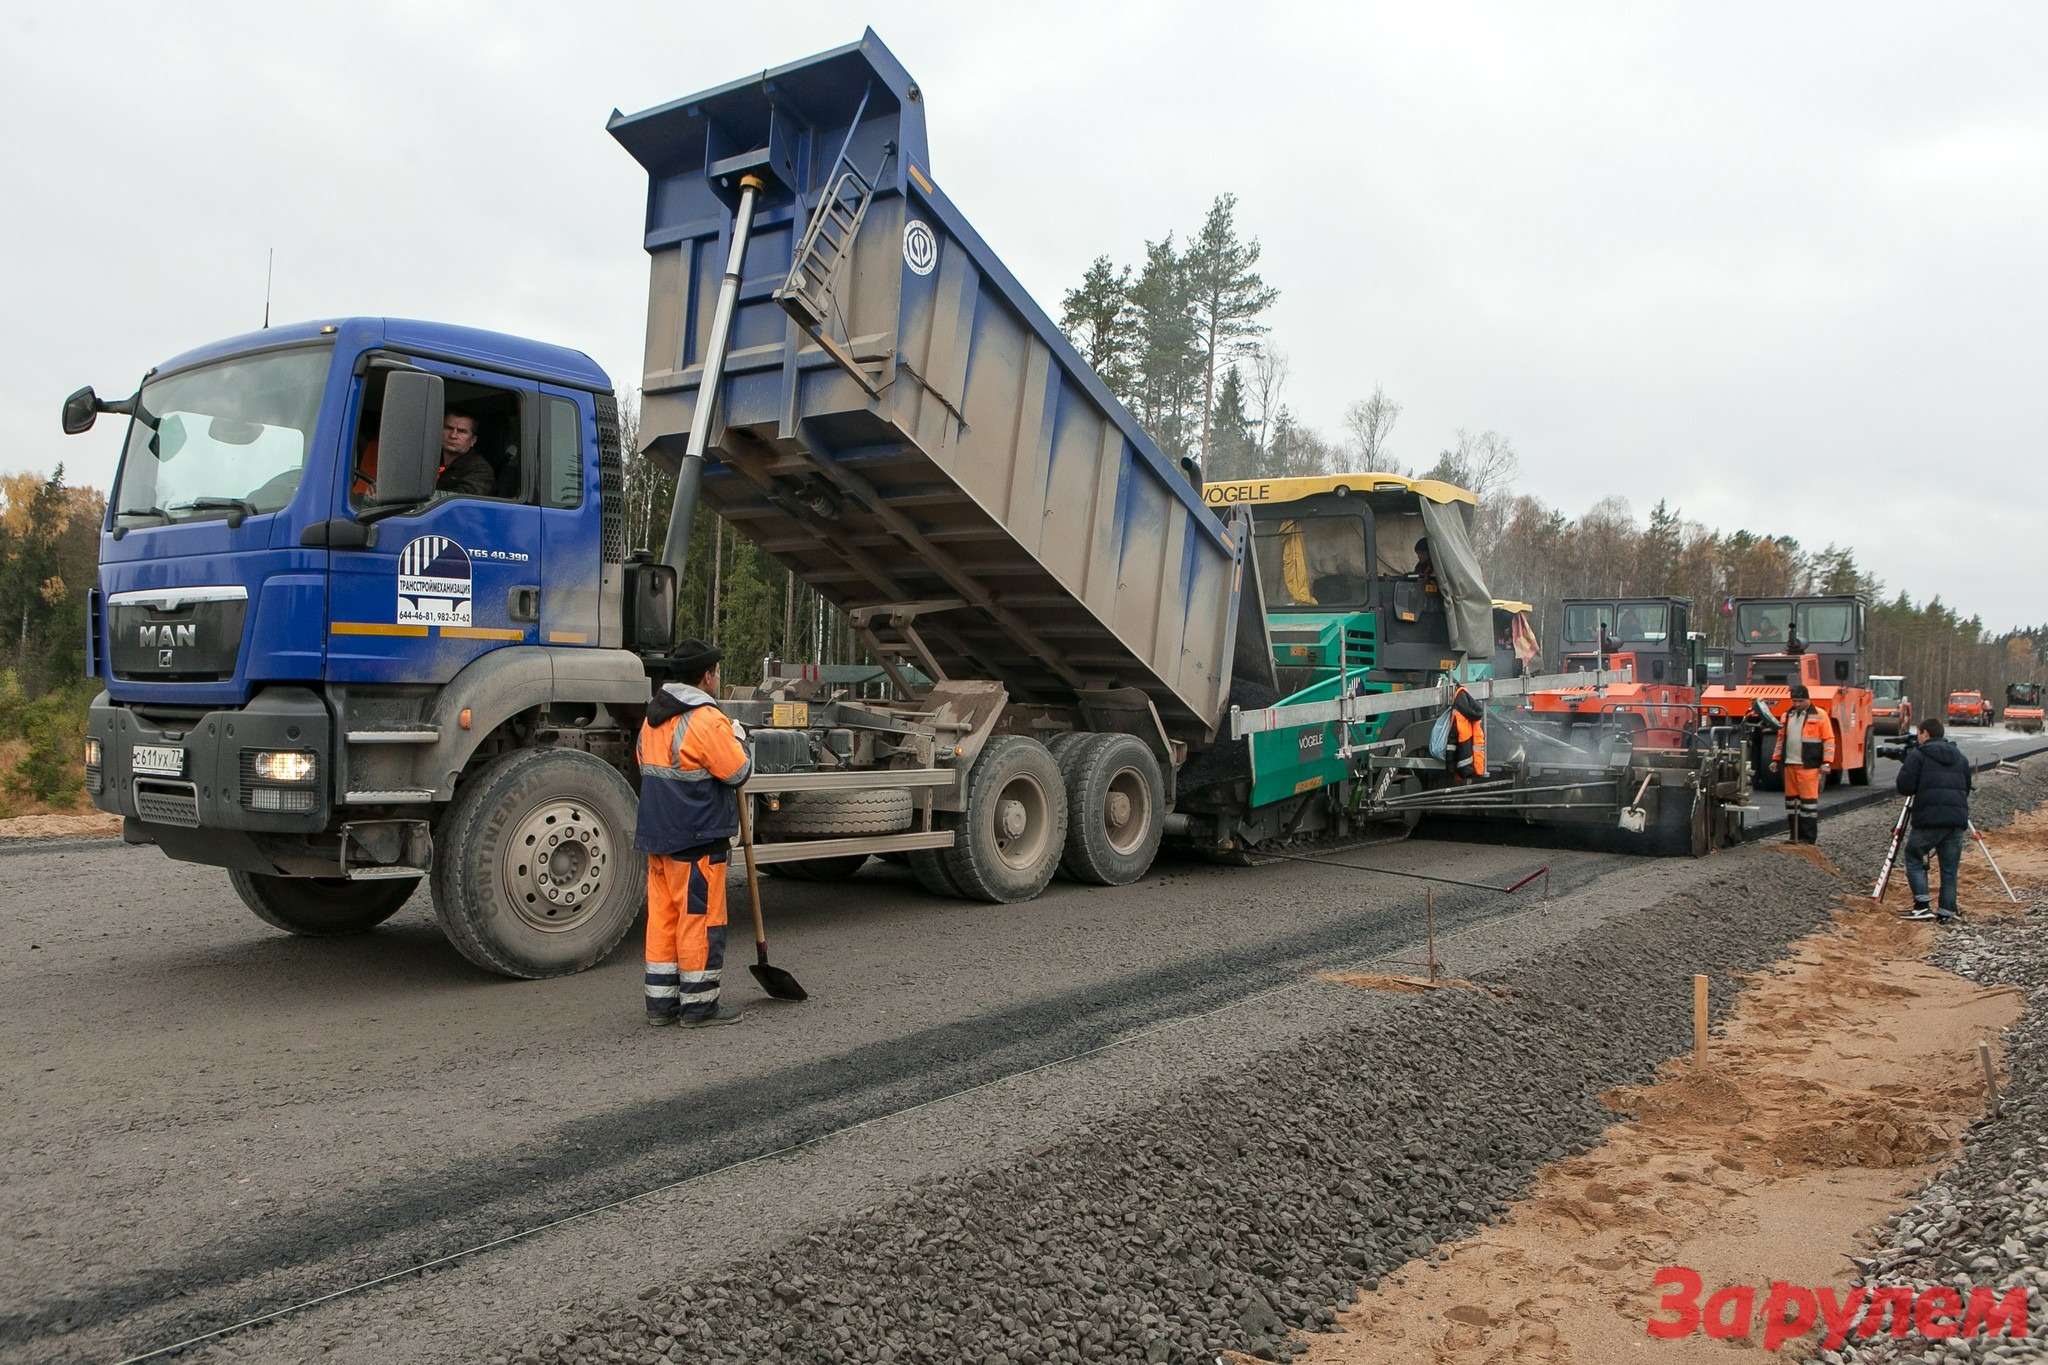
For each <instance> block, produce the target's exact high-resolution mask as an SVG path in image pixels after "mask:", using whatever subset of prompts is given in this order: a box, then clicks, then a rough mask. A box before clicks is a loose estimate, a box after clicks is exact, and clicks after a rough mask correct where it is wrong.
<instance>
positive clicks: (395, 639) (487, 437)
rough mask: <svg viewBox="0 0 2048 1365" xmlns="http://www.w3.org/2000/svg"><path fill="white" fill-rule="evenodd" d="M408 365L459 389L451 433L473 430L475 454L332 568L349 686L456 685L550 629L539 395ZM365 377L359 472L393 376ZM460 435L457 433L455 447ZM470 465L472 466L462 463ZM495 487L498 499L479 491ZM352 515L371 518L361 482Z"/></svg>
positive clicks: (534, 388)
mask: <svg viewBox="0 0 2048 1365" xmlns="http://www.w3.org/2000/svg"><path fill="white" fill-rule="evenodd" d="M394 359H395V360H396V361H398V362H400V363H403V364H406V365H410V366H413V367H415V368H418V369H422V370H428V371H431V372H432V373H435V374H438V375H440V376H442V378H443V379H444V380H445V381H446V411H447V414H448V416H449V418H450V419H451V421H450V426H449V428H444V433H445V432H446V431H448V430H450V429H452V430H453V431H454V432H455V433H456V436H455V438H454V439H453V441H452V444H453V445H460V444H461V439H460V433H461V423H460V421H459V420H458V419H461V418H467V419H468V421H469V425H470V427H471V428H472V435H471V447H472V448H471V450H470V451H469V452H468V453H469V454H470V455H472V456H480V457H481V459H482V460H483V462H484V467H486V468H487V470H488V475H487V477H486V476H484V475H483V474H482V472H481V471H480V469H479V466H478V465H477V464H476V463H475V460H474V459H470V460H464V459H463V458H462V456H461V455H460V454H456V455H454V456H453V457H452V458H451V457H450V456H449V453H448V451H449V446H448V445H444V458H446V459H449V465H447V466H444V469H443V473H442V478H443V480H444V481H446V480H449V479H450V478H451V476H455V477H460V476H462V475H468V476H470V479H471V488H467V489H463V490H461V491H455V490H451V489H444V490H443V491H440V492H437V493H436V494H435V495H434V497H433V498H432V499H430V500H429V501H427V502H426V503H424V504H422V505H421V506H420V507H418V508H416V509H408V510H406V511H403V512H398V513H395V514H392V515H388V516H384V517H382V518H379V519H374V520H372V521H371V522H370V523H369V525H370V528H371V529H372V530H373V532H374V538H375V544H374V545H369V546H364V547H360V548H358V547H342V546H337V547H336V548H335V549H334V550H333V552H332V554H331V556H330V559H329V580H328V581H329V592H328V613H329V619H328V635H329V639H328V650H327V676H328V680H329V681H330V682H337V683H428V684H439V683H446V682H447V681H448V680H449V679H451V678H453V677H454V676H455V675H456V674H457V673H458V672H460V671H461V670H462V668H463V667H464V666H465V665H467V664H469V663H470V662H471V661H473V660H475V659H476V658H478V657H479V656H480V655H483V654H485V653H487V652H489V651H491V650H493V649H499V648H502V647H504V646H506V645H515V644H532V643H535V642H536V640H537V637H538V634H539V628H540V610H541V607H540V597H541V591H540V589H541V554H542V535H541V508H540V506H539V504H538V494H539V470H540V459H539V449H540V440H539V422H540V393H539V386H538V385H536V384H534V383H533V382H532V381H530V380H523V379H515V378H512V377H509V376H506V375H500V374H495V373H492V372H490V371H487V370H480V369H474V368H470V367H466V366H461V365H453V364H447V363H444V362H441V361H435V360H427V359H423V358H419V357H414V356H406V355H397V356H395V357H394ZM388 372H389V371H388V370H385V369H379V368H376V367H374V366H373V367H372V368H370V369H369V370H368V371H367V372H366V373H365V374H364V375H363V376H362V377H361V378H360V379H358V381H357V385H358V388H357V392H356V395H355V402H354V403H353V404H352V407H353V409H354V419H355V421H354V425H353V427H352V429H351V430H350V432H349V436H348V439H349V441H350V443H351V444H350V446H349V449H350V450H351V451H353V452H354V464H353V466H352V469H353V470H362V469H365V468H366V467H367V468H374V461H375V442H374V440H373V439H372V438H373V437H374V436H375V433H376V431H377V423H378V420H379V416H380V414H381V412H382V392H383V380H384V377H385V375H386V374H387V373H388ZM445 439H447V438H446V437H445V435H444V440H445ZM458 465H459V468H458V467H457V466H458ZM480 483H487V484H488V490H489V491H480V490H478V489H477V487H476V485H478V484H480ZM350 485H351V495H350V506H351V508H352V510H353V512H354V514H355V515H357V516H358V517H359V516H360V515H361V513H362V510H363V503H362V499H361V496H360V492H359V488H358V484H357V480H356V478H355V477H353V476H352V477H351V479H350Z"/></svg>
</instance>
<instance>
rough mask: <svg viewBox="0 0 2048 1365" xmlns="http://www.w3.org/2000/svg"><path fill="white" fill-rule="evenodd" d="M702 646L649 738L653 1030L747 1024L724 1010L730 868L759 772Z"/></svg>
mask: <svg viewBox="0 0 2048 1365" xmlns="http://www.w3.org/2000/svg"><path fill="white" fill-rule="evenodd" d="M723 657H724V655H723V654H722V653H721V652H720V651H719V650H718V649H717V648H716V647H714V646H712V645H708V644H705V643H704V642H703V641H702V640H685V641H684V642H683V643H682V645H681V646H680V647H679V648H678V649H677V651H676V653H675V655H674V656H673V657H672V658H671V659H670V661H669V663H670V669H671V673H672V680H671V681H670V682H668V683H667V684H665V685H664V686H662V687H661V688H659V689H657V690H656V691H655V694H654V697H653V700H651V701H649V702H648V704H647V720H646V723H645V724H644V725H642V726H641V728H640V754H639V757H640V825H639V829H638V830H637V831H636V832H635V834H634V836H633V847H634V848H636V849H638V850H639V851H640V852H642V853H645V854H646V855H647V988H646V989H647V1022H648V1023H650V1024H676V1023H680V1024H682V1025H683V1026H685V1027H688V1028H702V1027H705V1026H708V1025H713V1024H733V1023H738V1022H739V1020H740V1017H741V1014H742V1011H741V1010H740V1009H739V1008H738V1007H737V1006H733V1005H725V1004H721V1003H720V1002H719V998H718V993H719V976H720V973H721V971H722V969H723V968H724V966H725V866H726V858H727V855H728V851H729V850H730V848H731V844H732V837H733V835H734V834H736V833H738V832H739V827H740V804H739V789H740V788H741V787H742V786H744V785H745V784H746V780H747V777H748V776H749V774H750V773H751V772H752V771H753V764H752V762H751V760H750V758H749V756H748V753H747V747H746V743H745V732H744V731H742V730H741V729H740V727H739V726H738V725H736V724H735V723H734V722H733V721H732V720H731V719H730V718H728V717H727V716H726V714H725V713H724V712H723V711H721V710H719V709H718V700H717V696H718V662H719V660H720V659H722V658H723Z"/></svg>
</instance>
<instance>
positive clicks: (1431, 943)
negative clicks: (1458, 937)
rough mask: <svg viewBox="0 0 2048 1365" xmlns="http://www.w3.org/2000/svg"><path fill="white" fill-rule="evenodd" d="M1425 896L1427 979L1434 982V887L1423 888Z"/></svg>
mask: <svg viewBox="0 0 2048 1365" xmlns="http://www.w3.org/2000/svg"><path fill="white" fill-rule="evenodd" d="M1425 894H1426V895H1427V896H1428V900H1427V902H1426V904H1427V905H1428V907H1429V908H1428V910H1427V912H1426V913H1427V914H1428V916H1429V979H1430V980H1431V981H1434V980H1436V978H1437V965H1436V888H1435V887H1433V886H1432V887H1427V888H1425Z"/></svg>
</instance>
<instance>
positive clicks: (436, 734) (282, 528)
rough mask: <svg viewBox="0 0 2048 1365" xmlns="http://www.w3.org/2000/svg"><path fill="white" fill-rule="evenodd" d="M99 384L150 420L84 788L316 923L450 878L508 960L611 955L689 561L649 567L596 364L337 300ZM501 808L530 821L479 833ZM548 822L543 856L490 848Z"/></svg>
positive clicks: (133, 471) (106, 530)
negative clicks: (667, 572)
mask: <svg viewBox="0 0 2048 1365" xmlns="http://www.w3.org/2000/svg"><path fill="white" fill-rule="evenodd" d="M108 412H112V413H118V414H120V415H122V416H124V417H125V418H126V419H127V423H128V426H127V439H126V444H125V447H124V449H123V453H122V456H121V461H120V466H119V471H118V473H117V475H116V480H115V484H114V490H113V495H112V497H111V498H110V500H109V503H108V508H107V517H106V522H105V524H104V526H103V527H102V534H101V540H100V568H99V581H98V583H97V584H96V585H95V587H94V588H93V590H92V592H91V595H90V604H89V613H88V616H89V631H90V640H89V643H88V661H89V666H90V668H91V671H92V672H93V674H94V676H95V677H97V678H98V680H99V681H100V683H101V685H102V686H103V688H104V690H103V691H102V692H101V693H100V695H99V696H98V697H97V698H96V699H95V701H94V702H93V704H92V707H91V711H90V717H89V723H88V730H87V741H86V750H87V752H86V758H87V769H86V784H87V789H88V791H89V793H90V796H91V799H92V801H93V803H94V804H95V805H96V806H98V807H99V808H100V809H102V810H105V811H109V812H112V813H114V814H118V815H120V816H121V817H122V818H123V827H124V833H125V835H126V837H127V838H128V839H129V840H130V841H131V842H136V843H153V844H155V845H157V846H158V847H160V848H161V849H162V850H163V851H164V852H165V853H167V854H169V855H170V856H171V857H173V858H176V859H178V860H181V861H186V862H195V863H203V864H209V865H212V866H217V867H222V868H226V869H228V870H229V872H230V874H231V879H232V881H233V884H234V886H235V888H236V890H237V891H238V892H239V893H240V894H241V896H242V898H243V899H244V900H245V901H246V902H247V903H248V904H249V905H250V908H251V909H252V910H253V911H254V912H255V913H256V914H258V915H259V916H260V917H262V918H264V919H265V920H266V921H267V922H270V923H272V924H275V925H278V926H279V927H283V928H287V929H290V930H293V931H295V932H301V933H334V932H344V931H347V930H351V929H360V928H365V927H368V926H369V925H371V924H375V923H377V922H379V921H381V920H382V919H383V918H385V917H388V916H389V915H390V914H391V913H393V912H395V911H396V909H397V908H398V907H399V905H401V904H403V903H404V901H405V900H406V899H407V897H408V896H409V895H410V894H411V892H412V891H413V890H414V889H415V888H416V887H417V885H418V884H419V882H420V880H421V879H422V878H423V877H429V876H431V877H432V878H433V879H434V881H435V891H436V896H435V899H436V903H437V910H438V912H439V913H440V914H441V915H442V917H443V921H444V927H447V928H449V931H450V937H451V939H452V940H453V941H454V942H455V943H456V946H457V947H458V948H460V949H462V950H463V951H464V952H465V954H467V955H468V956H470V957H471V958H472V959H473V960H476V961H479V962H480V963H482V964H483V965H485V966H488V967H490V968H491V969H493V970H497V971H501V972H505V973H507V974H510V975H520V976H537V975H549V974H553V973H555V972H558V971H569V970H576V969H578V968H579V967H581V966H585V965H588V964H589V963H590V962H592V961H595V960H597V958H599V957H602V956H603V954H604V953H605V952H608V951H609V950H610V948H611V947H612V946H613V945H614V944H615V943H616V942H617V941H618V939H619V937H620V936H622V935H623V934H624V933H625V931H626V930H627V929H628V928H630V926H631V924H632V920H633V916H634V914H635V913H636V912H637V907H638V903H639V901H640V899H641V894H640V881H639V877H640V875H641V874H640V872H639V871H638V869H637V866H636V864H637V860H636V859H635V858H633V857H632V856H631V842H632V829H633V811H634V803H633V796H632V789H631V787H630V785H629V784H628V783H627V781H626V780H625V777H624V776H623V774H624V773H625V772H626V771H627V770H628V769H629V763H628V759H629V757H630V742H631V735H632V733H633V730H634V727H636V726H637V723H638V716H639V714H640V711H641V708H642V707H643V706H644V703H645V701H646V699H647V696H648V686H649V683H648V674H647V670H646V668H645V666H644V665H643V663H642V659H641V655H640V653H638V652H636V649H635V648H633V647H630V646H631V645H637V646H639V647H642V648H647V649H658V648H664V647H666V645H667V632H668V629H669V620H670V613H672V607H673V580H672V576H664V575H663V574H661V573H657V572H654V571H653V566H648V565H630V566H629V565H628V564H627V563H626V559H627V556H626V553H625V536H624V519H623V508H622V493H623V489H622V481H621V452H620V448H619V430H618V409H617V404H616V401H615V399H614V396H613V392H612V386H611V383H610V381H609V380H608V379H607V377H606V376H605V374H604V372H603V371H602V370H600V369H599V368H598V367H597V366H596V365H595V364H593V363H592V362H591V361H590V359H589V358H588V357H587V356H584V355H582V354H581V353H579V352H576V351H572V350H568V349H565V348H562V347H558V346H550V345H545V344H542V343H538V342H533V341H528V340H524V339H521V338H517V337H511V336H504V335H500V334H496V333H490V332H483V331H477V330H474V329H470V328H463V327H453V326H445V325H440V324H435V323H425V322H412V321H404V320H399V319H385V318H344V319H335V320H331V321H319V322H307V323H300V324H296V325H292V326H282V327H276V328H271V329H268V330H265V331H261V332H256V333H251V334H249V335H245V336H240V337H233V338H229V339H227V340H224V341H219V342H214V343H211V344H209V345H206V346H202V347H199V348H196V349H194V350H191V351H187V352H185V353H184V354H182V355H178V356H175V357H173V358H171V359H169V360H166V361H164V362H163V363H161V364H159V365H157V366H155V367H153V368H151V369H150V370H149V371H148V372H147V373H146V374H145V375H144V376H143V379H142V382H141V384H140V385H139V387H138V388H137V390H136V391H135V393H134V395H133V396H132V397H131V398H128V399H123V400H118V401H113V402H109V401H107V400H104V399H100V398H99V397H98V396H97V395H95V394H94V393H93V392H92V390H91V389H83V390H80V391H79V393H77V394H74V395H72V397H71V398H70V399H69V400H67V402H66V405H65V413H64V418H65V429H66V430H67V431H68V432H74V433H75V432H78V431H82V430H85V429H86V428H88V427H90V426H91V425H92V423H93V421H94V419H95V418H96V417H97V416H98V415H99V414H102V413H108ZM629 587H631V588H635V589H638V590H639V591H640V592H641V593H642V594H643V595H642V596H641V597H640V599H639V600H638V602H637V605H638V606H639V607H640V608H641V613H640V616H641V621H642V629H641V630H640V632H639V633H638V634H637V635H636V636H634V638H633V639H632V640H631V641H630V642H629V639H628V635H629V619H628V618H629V611H628V603H627V593H628V589H629ZM533 749H539V750H542V751H546V752H545V753H543V754H542V755H540V756H538V757H529V758H528V759H527V760H526V763H525V771H526V776H527V777H528V778H529V779H531V778H533V776H534V774H535V773H539V774H541V775H542V778H543V780H542V782H541V786H542V787H544V788H545V787H548V786H549V785H550V775H563V774H566V786H564V787H562V788H561V789H559V790H551V791H546V792H542V793H541V794H540V795H535V794H534V793H533V792H532V791H526V790H524V789H522V791H521V792H519V793H507V792H506V791H504V790H502V788H503V786H504V783H503V781H502V779H503V778H504V776H505V773H504V771H503V768H504V765H505V764H506V763H507V762H509V761H510V760H512V759H513V758H515V757H518V756H519V755H520V754H521V753H522V752H523V751H527V750H533ZM494 768H495V769H497V772H496V776H495V777H493V776H492V772H491V770H493V769H494ZM527 785H528V786H529V787H531V786H532V783H531V781H529V783H528V784H527ZM544 798H545V799H544ZM550 816H552V820H551V819H550ZM491 820H510V821H511V822H512V825H511V827H510V828H509V829H498V830H496V831H495V832H493V833H492V834H491V835H490V836H489V837H487V838H484V839H482V841H481V844H480V845H477V846H475V847H471V848H467V849H465V848H464V847H463V846H462V843H461V836H460V835H459V834H458V831H468V832H472V833H473V832H475V831H476V830H477V829H478V824H477V822H479V821H486V822H487V821H491ZM529 825H531V826H533V828H532V829H529V828H528V826H529ZM535 830H538V831H540V833H539V834H538V835H536V837H537V839H538V840H539V841H540V844H541V845H543V846H548V847H552V849H553V850H554V852H553V853H552V854H551V855H550V857H549V858H548V860H547V863H548V866H547V867H543V866H542V864H541V862H540V861H539V860H538V859H537V858H531V859H524V860H522V859H521V858H519V857H517V856H515V855H514V853H513V852H512V850H511V849H510V847H509V845H507V846H504V847H501V846H500V845H501V844H503V842H504V840H505V839H507V838H511V837H515V836H516V837H519V838H524V837H525V836H526V835H527V834H532V833H534V832H535ZM451 838H453V839H454V840H455V842H451ZM472 843H475V841H472ZM572 872H573V874H574V875H570V874H571V873H572ZM443 902H446V904H443ZM451 917H455V918H456V919H457V920H458V921H459V922H457V923H453V924H450V919H451Z"/></svg>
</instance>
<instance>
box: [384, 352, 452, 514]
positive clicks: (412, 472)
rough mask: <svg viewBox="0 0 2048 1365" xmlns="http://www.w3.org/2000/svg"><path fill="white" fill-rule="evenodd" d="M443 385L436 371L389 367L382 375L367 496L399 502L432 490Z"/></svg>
mask: <svg viewBox="0 0 2048 1365" xmlns="http://www.w3.org/2000/svg"><path fill="white" fill-rule="evenodd" d="M444 404H445V390H444V387H443V385H442V383H441V376H440V375H438V374H427V373H425V372H424V371H421V370H393V371H392V372H391V373H390V375H389V376H387V377H386V378H385V380H384V415H383V417H382V418H381V419H380V420H379V422H378V424H377V483H376V486H375V487H374V488H372V489H371V490H370V499H369V500H370V501H371V502H372V503H375V504H376V505H378V506H381V507H402V506H409V505H411V504H413V503H421V502H425V501H426V500H427V499H428V498H431V497H432V496H434V481H435V479H437V478H438V477H439V476H440V473H441V411H442V408H443V406H444Z"/></svg>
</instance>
